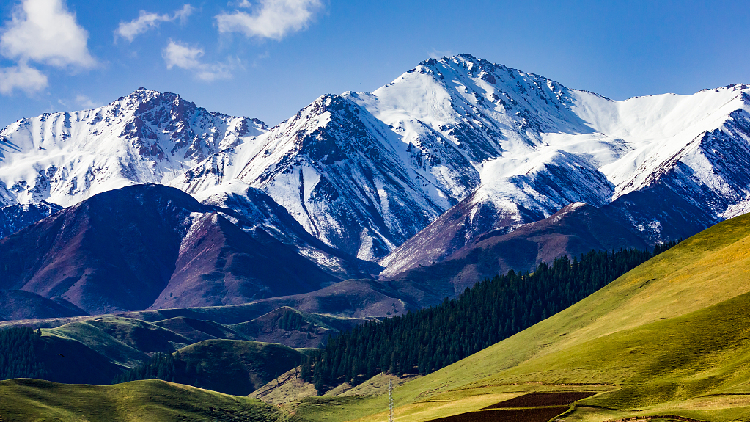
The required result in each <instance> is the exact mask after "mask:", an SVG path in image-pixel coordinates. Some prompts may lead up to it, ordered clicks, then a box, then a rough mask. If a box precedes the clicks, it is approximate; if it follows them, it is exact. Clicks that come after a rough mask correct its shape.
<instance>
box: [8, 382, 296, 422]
mask: <svg viewBox="0 0 750 422" xmlns="http://www.w3.org/2000/svg"><path fill="white" fill-rule="evenodd" d="M0 398H1V399H0V420H2V421H89V422H121V421H122V422H132V421H139V422H140V421H143V422H161V421H253V422H272V421H280V420H283V419H284V415H282V413H281V412H280V411H279V410H277V409H276V408H275V407H273V406H270V405H267V404H264V403H262V402H260V401H258V400H255V399H250V398H247V397H234V396H228V395H226V394H220V393H215V392H213V391H206V390H201V389H198V388H193V387H186V386H182V385H179V384H172V383H167V382H164V381H159V380H146V381H133V382H129V383H125V384H118V385H113V386H90V385H68V384H56V383H52V382H49V381H39V380H29V379H16V380H6V381H0Z"/></svg>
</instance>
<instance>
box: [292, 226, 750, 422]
mask: <svg viewBox="0 0 750 422" xmlns="http://www.w3.org/2000/svg"><path fill="white" fill-rule="evenodd" d="M748 292H750V216H742V217H738V218H735V219H732V220H728V221H726V222H723V223H720V224H718V225H716V226H714V227H712V228H710V229H708V230H706V231H704V232H702V233H700V234H698V235H696V236H694V237H692V238H690V239H688V240H686V241H684V242H682V243H681V244H680V245H678V246H677V247H675V248H673V249H671V250H670V251H667V252H665V253H663V254H661V255H659V256H657V257H655V258H653V259H652V260H650V261H648V262H647V263H645V264H643V265H641V266H639V267H638V268H636V269H635V270H633V271H631V272H629V273H627V274H626V275H624V276H622V277H620V278H619V279H618V280H616V281H615V282H613V283H611V284H610V285H608V286H607V287H605V288H603V289H601V290H599V291H598V292H596V293H595V294H593V295H591V296H589V297H588V298H586V299H584V300H582V301H581V302H579V303H577V304H576V305H574V306H572V307H570V308H568V309H566V310H565V311H563V312H560V313H558V314H556V315H554V316H553V317H550V318H548V319H546V320H544V321H543V322H540V323H538V324H536V325H534V326H533V327H531V328H529V329H527V330H525V331H523V332H521V333H518V334H517V335H515V336H513V337H510V338H508V339H506V340H504V341H502V342H500V343H498V344H496V345H494V346H491V347H489V348H487V349H485V350H483V351H481V352H479V353H476V354H474V355H472V356H470V357H468V358H466V359H464V360H462V361H459V362H457V363H455V364H453V365H451V366H449V367H446V368H444V369H442V370H440V371H437V372H435V373H433V374H430V375H428V376H425V377H422V378H419V379H417V380H415V381H412V382H410V383H407V384H405V385H404V386H402V387H400V388H399V389H397V390H396V391H395V393H394V397H395V401H396V405H397V406H398V408H397V409H396V416H397V420H403V421H407V420H408V421H421V420H430V419H434V418H437V417H443V416H448V415H451V414H457V413H462V412H464V411H469V410H478V409H480V408H482V407H484V406H487V405H489V404H492V402H493V401H500V400H502V399H504V398H507V396H508V395H519V394H521V393H523V392H528V391H556V390H560V391H570V390H586V391H597V392H600V393H601V394H598V395H596V396H594V397H591V398H588V399H585V400H583V401H582V402H580V403H579V405H578V408H577V409H576V410H575V411H574V412H572V413H571V414H569V415H568V416H567V417H566V419H567V420H591V421H604V420H609V419H619V418H622V417H636V416H638V417H643V416H647V415H665V414H677V415H681V416H685V417H692V418H695V419H700V420H710V421H732V420H750V369H746V368H749V367H750V366H748V363H750V362H749V361H748V360H749V359H750V340H749V337H750V312H749V311H750V293H748ZM386 401H387V398H386V397H385V396H377V397H369V398H359V399H357V398H334V399H323V398H316V399H311V400H308V401H306V402H303V403H302V404H301V405H300V406H299V409H298V412H297V415H298V418H300V419H302V420H320V421H323V420H326V421H335V420H352V419H356V418H358V417H362V418H363V420H386V419H387V417H386V415H385V413H383V412H382V411H383V410H385V409H387V403H386Z"/></svg>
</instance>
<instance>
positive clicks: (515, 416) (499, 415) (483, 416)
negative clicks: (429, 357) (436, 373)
mask: <svg viewBox="0 0 750 422" xmlns="http://www.w3.org/2000/svg"><path fill="white" fill-rule="evenodd" d="M566 410H568V407H567V406H556V407H542V408H537V409H517V410H480V411H479V412H468V413H462V414H460V415H455V416H448V417H447V418H440V419H433V420H432V421H430V422H547V421H548V420H550V419H552V418H554V417H555V416H557V415H559V414H560V413H563V412H565V411H566Z"/></svg>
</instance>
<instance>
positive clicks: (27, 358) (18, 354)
mask: <svg viewBox="0 0 750 422" xmlns="http://www.w3.org/2000/svg"><path fill="white" fill-rule="evenodd" d="M41 337H42V333H41V332H40V331H39V330H36V331H34V330H32V329H31V328H28V327H12V328H7V329H4V330H0V380H4V379H10V378H44V376H45V375H46V373H47V371H46V369H45V367H44V366H45V365H44V363H43V362H42V361H41V360H40V359H39V356H38V351H39V349H40V348H41V347H43V345H42V344H41V341H40V339H41Z"/></svg>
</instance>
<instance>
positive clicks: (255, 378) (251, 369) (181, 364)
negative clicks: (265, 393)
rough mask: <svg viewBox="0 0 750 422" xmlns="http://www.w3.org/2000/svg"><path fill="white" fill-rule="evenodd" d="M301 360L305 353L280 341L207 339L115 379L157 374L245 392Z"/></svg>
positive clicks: (252, 389) (160, 356) (118, 380)
mask: <svg viewBox="0 0 750 422" xmlns="http://www.w3.org/2000/svg"><path fill="white" fill-rule="evenodd" d="M301 362H302V353H300V352H298V351H296V350H294V349H291V348H289V347H286V346H281V345H278V344H267V343H258V342H250V341H234V340H207V341H202V342H199V343H196V344H193V345H190V346H188V347H185V348H183V349H180V350H178V351H177V352H175V353H174V354H163V353H160V354H156V355H154V356H153V357H152V358H151V359H149V361H148V362H146V363H145V364H143V365H139V366H137V367H135V368H132V369H130V370H129V371H127V372H126V373H124V374H122V375H120V376H118V377H117V378H116V381H117V382H125V381H133V380H137V379H146V378H158V379H162V380H165V381H172V382H178V383H180V384H185V385H192V386H195V387H200V388H206V389H209V390H214V391H219V392H222V393H227V394H234V395H243V396H244V395H248V394H250V393H252V392H253V391H255V390H256V389H257V388H259V387H261V386H263V385H264V384H265V383H267V382H268V381H270V380H272V379H274V378H276V377H278V376H279V375H281V374H283V373H284V372H286V371H288V370H290V369H292V368H294V367H296V366H298V365H299V364H300V363H301Z"/></svg>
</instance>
